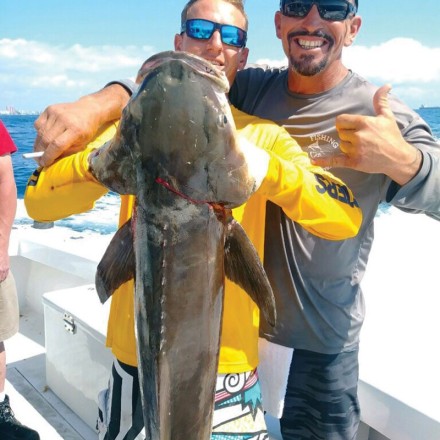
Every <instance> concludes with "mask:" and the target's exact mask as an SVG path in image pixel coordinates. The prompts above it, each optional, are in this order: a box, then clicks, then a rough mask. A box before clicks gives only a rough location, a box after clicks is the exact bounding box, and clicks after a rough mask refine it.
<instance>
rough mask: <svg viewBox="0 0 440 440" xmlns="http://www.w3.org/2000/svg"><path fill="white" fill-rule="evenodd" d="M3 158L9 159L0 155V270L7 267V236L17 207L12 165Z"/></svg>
mask: <svg viewBox="0 0 440 440" xmlns="http://www.w3.org/2000/svg"><path fill="white" fill-rule="evenodd" d="M5 160H6V161H10V158H9V156H8V157H7V158H4V157H0V272H1V271H2V270H3V269H4V270H6V269H7V268H6V266H5V265H7V264H8V261H9V259H8V248H9V237H10V234H11V229H12V224H13V222H14V218H15V212H16V209H17V188H16V186H15V181H14V176H13V173H12V165H10V164H4V163H3V162H4V161H5ZM5 165H6V166H5Z"/></svg>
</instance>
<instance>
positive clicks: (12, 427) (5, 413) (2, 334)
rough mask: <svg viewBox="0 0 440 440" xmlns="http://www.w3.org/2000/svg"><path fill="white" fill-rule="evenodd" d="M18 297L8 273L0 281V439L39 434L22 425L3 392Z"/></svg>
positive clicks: (35, 439)
mask: <svg viewBox="0 0 440 440" xmlns="http://www.w3.org/2000/svg"><path fill="white" fill-rule="evenodd" d="M18 322H19V315H18V298H17V290H16V287H15V281H14V277H13V276H12V273H11V272H10V273H9V275H8V276H7V277H6V279H5V280H3V281H2V282H1V283H0V341H1V342H0V439H3V438H4V439H10V440H39V438H40V436H39V435H38V432H37V431H34V430H33V429H31V428H28V427H27V426H24V425H22V424H21V423H20V422H19V421H18V420H17V419H16V418H15V416H14V413H13V411H12V409H11V406H10V404H9V397H8V396H7V395H6V394H5V382H6V350H5V345H4V342H3V341H5V340H6V339H8V338H10V337H11V336H13V335H14V334H15V333H17V331H18Z"/></svg>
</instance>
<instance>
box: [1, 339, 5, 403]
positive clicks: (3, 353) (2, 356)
mask: <svg viewBox="0 0 440 440" xmlns="http://www.w3.org/2000/svg"><path fill="white" fill-rule="evenodd" d="M5 382H6V352H5V344H4V343H3V341H0V402H3V400H4V398H5Z"/></svg>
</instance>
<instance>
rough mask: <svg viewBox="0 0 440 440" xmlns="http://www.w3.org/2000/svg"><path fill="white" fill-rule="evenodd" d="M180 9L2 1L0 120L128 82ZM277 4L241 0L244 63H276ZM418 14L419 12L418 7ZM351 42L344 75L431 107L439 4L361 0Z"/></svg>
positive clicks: (159, 45)
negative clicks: (0, 114) (0, 113)
mask: <svg viewBox="0 0 440 440" xmlns="http://www.w3.org/2000/svg"><path fill="white" fill-rule="evenodd" d="M184 4H185V0H126V1H124V2H123V1H116V0H105V1H104V0H75V1H73V0H70V1H69V0H65V1H60V0H56V1H55V0H39V1H35V0H4V1H3V2H2V11H1V15H0V110H4V109H5V107H6V106H14V107H15V108H17V109H19V110H37V111H38V110H40V111H41V110H43V109H44V108H45V107H46V106H47V105H49V104H52V103H56V102H66V101H72V100H75V99H76V98H78V97H79V96H81V95H83V94H86V93H90V92H93V91H96V90H97V89H99V88H100V87H102V86H103V85H104V84H105V83H106V82H108V81H110V80H112V79H117V78H127V77H133V76H134V75H135V73H136V71H137V68H138V67H139V66H140V64H141V63H142V61H143V60H145V59H146V58H147V57H148V56H150V55H152V54H153V53H155V52H159V51H162V50H168V49H171V48H172V43H173V38H174V34H175V33H176V31H177V30H178V29H179V23H180V11H181V9H182V7H183V5H184ZM278 4H279V2H278V0H247V2H246V9H247V12H248V15H249V21H250V28H249V39H248V46H249V48H250V51H251V52H250V58H249V61H250V62H271V63H274V64H279V63H283V62H284V54H283V52H282V49H281V44H280V41H279V40H278V39H277V38H276V37H275V32H274V26H273V15H274V11H275V10H276V9H277V7H278ZM422 5H423V6H422ZM359 14H360V15H361V16H362V18H363V25H362V29H361V31H360V35H359V36H358V38H357V39H356V41H355V44H354V46H353V47H352V48H350V49H348V50H347V51H346V53H345V55H344V61H345V63H346V64H347V66H349V67H350V68H352V69H353V70H355V71H357V72H358V73H360V74H362V75H363V76H365V77H366V78H368V79H369V80H371V81H373V82H374V83H376V84H382V83H385V82H390V83H391V84H392V85H393V92H394V93H395V94H397V95H398V96H399V97H400V98H402V99H403V100H404V101H405V102H407V103H408V104H409V105H410V106H412V107H413V108H417V107H419V106H420V105H421V104H424V105H427V106H428V105H440V32H439V31H438V27H439V24H438V17H440V1H439V0H423V1H421V2H419V5H415V2H414V1H413V0H401V1H396V2H394V1H380V0H360V8H359Z"/></svg>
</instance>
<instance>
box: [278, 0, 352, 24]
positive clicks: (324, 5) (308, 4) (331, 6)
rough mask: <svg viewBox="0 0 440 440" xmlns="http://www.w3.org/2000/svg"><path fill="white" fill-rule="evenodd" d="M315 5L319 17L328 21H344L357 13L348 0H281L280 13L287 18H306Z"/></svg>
mask: <svg viewBox="0 0 440 440" xmlns="http://www.w3.org/2000/svg"><path fill="white" fill-rule="evenodd" d="M313 5H316V7H317V8H318V12H319V16H320V17H321V18H322V19H323V20H327V21H343V20H345V19H346V18H347V17H348V16H349V15H350V14H353V15H355V14H356V11H357V9H356V6H354V5H353V4H352V3H350V2H348V1H347V0H316V1H314V0H281V4H280V11H281V13H282V14H283V15H285V16H287V17H295V18H304V17H306V16H307V14H308V13H309V12H310V11H311V9H312V7H313Z"/></svg>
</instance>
